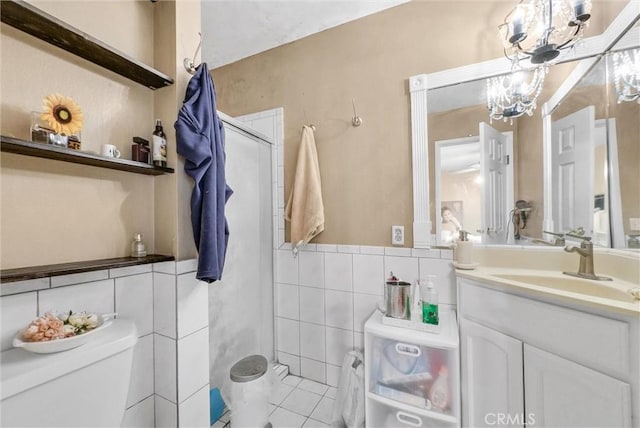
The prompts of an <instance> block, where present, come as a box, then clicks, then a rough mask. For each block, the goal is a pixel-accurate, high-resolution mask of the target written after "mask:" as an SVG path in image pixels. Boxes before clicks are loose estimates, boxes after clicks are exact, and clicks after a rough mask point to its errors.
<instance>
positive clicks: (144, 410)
mask: <svg viewBox="0 0 640 428" xmlns="http://www.w3.org/2000/svg"><path fill="white" fill-rule="evenodd" d="M154 424H155V416H154V396H153V395H151V396H150V397H148V398H146V399H145V400H143V401H141V402H139V403H136V404H135V405H133V406H131V407H129V408H128V409H127V410H126V411H125V413H124V418H123V419H122V425H121V428H152V427H153V426H154Z"/></svg>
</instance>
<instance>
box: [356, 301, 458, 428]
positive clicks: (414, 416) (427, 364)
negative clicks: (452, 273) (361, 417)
mask: <svg viewBox="0 0 640 428" xmlns="http://www.w3.org/2000/svg"><path fill="white" fill-rule="evenodd" d="M382 316H383V315H382V314H381V313H380V312H377V311H376V312H375V313H374V314H373V315H371V317H370V318H369V320H368V321H367V322H366V324H365V352H364V356H365V391H366V400H365V408H366V426H367V427H368V428H373V427H381V428H382V427H384V428H403V427H405V428H413V427H416V428H419V427H425V428H426V427H442V428H454V427H460V376H459V373H460V357H459V338H458V324H457V320H456V314H455V312H453V311H441V313H440V333H439V334H436V333H429V332H425V331H419V330H413V329H409V328H403V327H396V326H392V325H387V324H383V323H382ZM438 382H439V386H436V383H438ZM443 384H444V385H445V386H444V388H442V385H443Z"/></svg>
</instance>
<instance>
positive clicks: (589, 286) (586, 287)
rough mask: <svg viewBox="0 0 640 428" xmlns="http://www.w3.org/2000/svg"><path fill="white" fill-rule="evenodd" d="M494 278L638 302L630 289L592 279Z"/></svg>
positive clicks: (541, 276) (505, 274) (564, 276)
mask: <svg viewBox="0 0 640 428" xmlns="http://www.w3.org/2000/svg"><path fill="white" fill-rule="evenodd" d="M492 276H494V277H496V278H499V279H503V280H507V281H516V282H523V283H526V284H530V285H535V286H540V287H547V288H553V289H556V290H560V291H567V292H570V293H579V294H585V295H589V296H593V297H601V298H605V299H612V300H617V301H620V302H625V303H634V302H637V300H635V299H634V298H633V296H632V295H631V293H630V291H629V288H631V287H628V288H627V287H625V286H621V285H620V284H615V283H611V282H607V281H594V280H590V279H582V278H574V277H570V276H566V275H561V274H559V275H558V276H551V275H535V274H514V273H509V274H507V273H494V274H492Z"/></svg>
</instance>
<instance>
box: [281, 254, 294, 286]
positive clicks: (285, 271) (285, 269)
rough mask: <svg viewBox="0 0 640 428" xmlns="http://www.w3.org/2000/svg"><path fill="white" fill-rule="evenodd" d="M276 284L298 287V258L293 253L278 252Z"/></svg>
mask: <svg viewBox="0 0 640 428" xmlns="http://www.w3.org/2000/svg"><path fill="white" fill-rule="evenodd" d="M276 263H277V270H276V272H277V274H276V275H277V276H276V282H278V283H281V284H291V285H298V258H294V257H293V254H292V252H291V251H288V250H278V260H277V262H276Z"/></svg>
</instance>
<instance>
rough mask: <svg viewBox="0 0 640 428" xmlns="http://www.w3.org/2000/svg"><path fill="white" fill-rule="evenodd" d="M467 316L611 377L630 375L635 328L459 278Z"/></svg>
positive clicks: (462, 307) (461, 299) (461, 308)
mask: <svg viewBox="0 0 640 428" xmlns="http://www.w3.org/2000/svg"><path fill="white" fill-rule="evenodd" d="M458 283H459V287H458V295H459V301H460V314H461V316H462V317H464V318H467V319H469V320H473V321H476V322H478V323H480V324H484V325H486V326H488V327H491V328H494V329H496V330H498V331H500V332H503V333H505V334H508V335H510V336H512V337H515V338H518V339H520V340H522V341H523V342H526V343H530V344H532V345H535V346H537V347H539V348H541V349H546V350H548V351H550V352H552V353H554V354H556V355H560V356H563V357H565V358H567V359H569V360H572V361H576V362H578V363H580V364H583V365H586V366H588V367H592V368H594V369H597V370H600V371H603V372H605V373H609V374H613V375H618V376H621V377H623V378H626V377H627V376H628V375H629V370H630V368H629V325H628V324H627V323H625V322H622V321H617V320H613V319H610V318H605V317H601V316H598V315H593V314H588V313H585V312H580V311H576V310H573V309H568V308H564V307H561V306H556V305H553V304H549V303H543V302H539V301H536V300H533V299H528V298H525V297H520V296H516V295H513V294H509V293H504V292H501V291H497V290H494V289H490V288H487V287H485V286H482V285H480V284H478V283H475V282H473V281H470V280H467V279H459V282H458Z"/></svg>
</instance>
